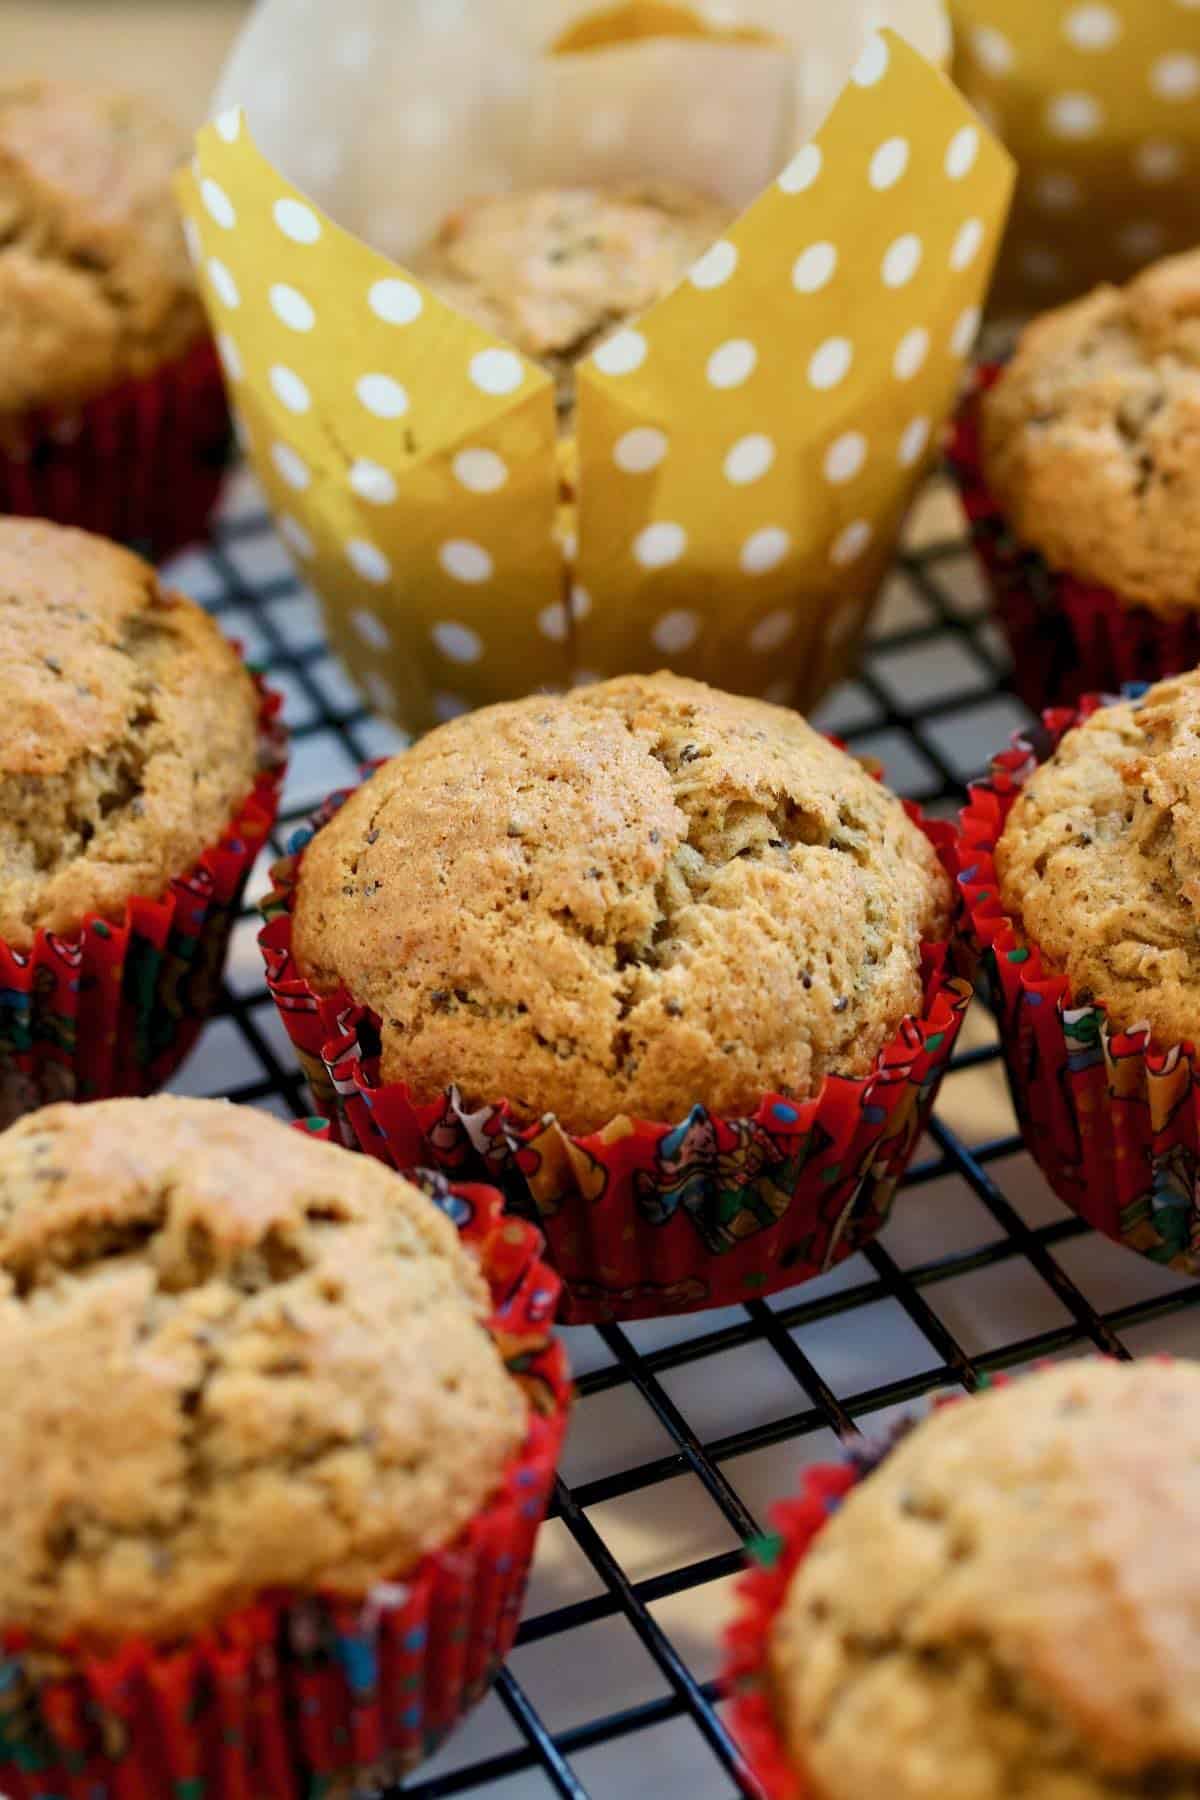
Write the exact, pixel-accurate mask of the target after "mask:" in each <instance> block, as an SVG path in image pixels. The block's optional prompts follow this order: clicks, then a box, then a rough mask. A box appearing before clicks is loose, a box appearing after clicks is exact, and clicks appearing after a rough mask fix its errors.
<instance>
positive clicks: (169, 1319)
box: [0, 1098, 528, 1645]
mask: <svg viewBox="0 0 1200 1800" xmlns="http://www.w3.org/2000/svg"><path fill="white" fill-rule="evenodd" d="M489 1311H490V1304H489V1301H488V1296H487V1289H486V1285H485V1283H484V1281H483V1277H482V1275H481V1274H480V1271H479V1269H478V1267H477V1265H476V1263H475V1261H474V1259H473V1257H472V1256H471V1255H470V1254H469V1253H468V1252H467V1251H466V1250H465V1249H464V1248H463V1247H462V1245H461V1243H460V1240H459V1237H458V1234H457V1232H456V1231H455V1229H454V1227H453V1225H451V1223H450V1221H449V1220H448V1219H447V1218H446V1217H445V1215H444V1214H443V1213H441V1212H440V1211H439V1210H438V1208H437V1207H436V1206H435V1205H434V1204H433V1202H432V1201H431V1200H429V1199H428V1198H427V1197H426V1196H425V1195H424V1194H422V1193H420V1192H418V1190H417V1189H415V1188H414V1187H412V1186H411V1185H410V1184H409V1183H408V1182H406V1181H404V1180H403V1179H402V1178H401V1177H400V1176H398V1175H396V1174H394V1173H393V1172H392V1171H390V1170H388V1169H385V1168H384V1167H383V1166H382V1165H381V1164H378V1163H376V1162H375V1161H374V1160H373V1159H371V1158H369V1157H350V1156H348V1155H347V1154H346V1153H345V1152H343V1151H339V1150H337V1149H335V1148H334V1147H333V1146H331V1145H328V1144H325V1143H322V1142H319V1141H318V1140H317V1139H315V1138H312V1137H308V1136H305V1135H303V1134H301V1133H299V1132H296V1131H294V1130H292V1129H290V1128H289V1127H287V1126H285V1125H283V1124H282V1123H280V1122H279V1121H277V1120H273V1119H271V1118H269V1117H268V1116H266V1115H265V1114H263V1113H260V1112H255V1111H253V1110H251V1109H250V1108H247V1107H233V1106H230V1105H228V1104H226V1103H224V1102H219V1101H205V1100H184V1099H174V1098H162V1099H157V1100H148V1101H131V1100H116V1101H98V1102H95V1103H93V1104H91V1105H88V1106H55V1107H49V1108H46V1109H44V1110H43V1111H42V1112H40V1113H35V1114H32V1115H30V1116H28V1117H27V1118H25V1119H24V1120H22V1121H21V1123H19V1124H17V1125H15V1126H13V1127H12V1128H11V1129H10V1130H9V1131H7V1132H5V1133H4V1134H3V1135H2V1136H0V1460H2V1462H3V1467H4V1471H5V1479H4V1482H3V1483H2V1484H0V1620H3V1622H4V1624H5V1626H6V1627H7V1628H9V1629H13V1628H23V1629H26V1630H28V1631H30V1632H31V1633H32V1634H33V1636H34V1638H35V1640H36V1641H37V1642H38V1643H45V1644H49V1645H54V1644H57V1643H62V1642H64V1641H65V1640H67V1639H69V1638H71V1637H72V1636H74V1635H75V1634H80V1635H81V1636H82V1638H83V1639H84V1640H85V1641H86V1642H87V1643H89V1644H98V1645H103V1644H105V1643H109V1642H115V1641H117V1640H119V1639H121V1638H128V1637H129V1636H131V1635H138V1636H143V1635H144V1636H149V1637H152V1638H154V1639H156V1640H164V1639H170V1638H172V1637H174V1636H177V1635H179V1634H181V1633H190V1632H192V1631H195V1630H197V1629H200V1628H202V1627H203V1626H204V1625H206V1624H209V1623H212V1622H214V1621H215V1620H216V1619H217V1618H219V1617H220V1616H221V1615H222V1614H223V1613H225V1612H227V1611H228V1610H230V1609H231V1608H235V1607H237V1606H239V1605H241V1604H244V1603H245V1602H247V1601H248V1600H249V1599H250V1598H252V1597H253V1596H254V1594H255V1593H257V1592H258V1591H260V1590H264V1589H268V1588H287V1587H294V1588H299V1589H305V1588H308V1589H316V1588H318V1587H319V1588H321V1589H322V1590H333V1591H341V1592H345V1593H349V1594H362V1593H365V1592H366V1591H367V1590H368V1589H369V1587H370V1586H371V1584H372V1583H373V1582H375V1581H378V1580H383V1579H390V1578H392V1577H399V1576H402V1575H403V1574H404V1573H405V1572H406V1571H407V1570H408V1569H410V1568H411V1567H412V1566H413V1565H414V1564H415V1563H416V1562H417V1561H419V1559H420V1558H421V1556H422V1555H424V1554H425V1553H426V1551H428V1550H430V1549H432V1548H434V1547H436V1546H437V1545H439V1544H442V1543H446V1542H448V1541H450V1540H452V1539H453V1538H454V1537H455V1535H456V1534H457V1532H458V1531H459V1530H460V1528H461V1527H462V1526H463V1525H464V1524H465V1523H466V1521H467V1520H468V1519H469V1518H470V1516H471V1515H472V1514H473V1513H474V1512H476V1511H477V1510H478V1508H479V1507H480V1506H481V1505H482V1504H483V1503H484V1501H485V1500H486V1499H487V1497H488V1496H489V1494H490V1493H491V1491H492V1489H493V1488H494V1486H495V1484H496V1482H497V1480H498V1478H499V1476H500V1473H501V1470H502V1468H503V1465H504V1463H505V1462H506V1460H507V1459H508V1457H509V1456H510V1455H511V1454H512V1453H513V1452H514V1451H515V1450H516V1449H517V1448H518V1446H519V1445H520V1443H521V1441H522V1439H523V1437H524V1435H525V1430H526V1428H527V1419H528V1413H527V1405H526V1402H525V1398H524V1395H523V1394H522V1392H521V1390H520V1388H519V1387H518V1385H517V1384H516V1382H515V1381H514V1380H513V1379H512V1377H511V1376H510V1375H509V1373H508V1371H507V1369H506V1368H505V1366H504V1364H503V1362H502V1360H501V1357H500V1353H499V1350H498V1348H497V1346H496V1344H495V1342H494V1340H493V1339H492V1337H491V1336H490V1334H489V1333H488V1331H487V1330H486V1326H485V1321H486V1318H487V1315H488V1313H489Z"/></svg>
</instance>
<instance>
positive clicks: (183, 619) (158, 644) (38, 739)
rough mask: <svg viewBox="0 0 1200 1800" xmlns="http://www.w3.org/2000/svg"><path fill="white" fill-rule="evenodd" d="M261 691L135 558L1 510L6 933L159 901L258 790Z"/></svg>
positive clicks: (12, 935)
mask: <svg viewBox="0 0 1200 1800" xmlns="http://www.w3.org/2000/svg"><path fill="white" fill-rule="evenodd" d="M258 717H259V701H258V696H257V694H256V692H255V688H254V684H253V682H252V681H251V679H250V676H249V675H248V674H247V673H246V670H245V668H244V667H243V665H242V663H241V661H240V659H239V658H238V655H237V653H236V651H235V650H234V649H233V646H232V645H231V644H228V643H227V642H226V641H225V639H224V638H223V637H222V636H221V634H220V632H219V631H218V630H217V627H216V626H215V625H214V623H213V621H212V620H211V619H210V618H209V616H208V614H207V613H205V612H204V611H203V610H202V608H200V607H199V606H196V605H195V604H194V603H193V602H192V601H191V600H186V599H184V597H183V596H182V595H181V594H172V593H168V592H167V591H166V590H165V589H163V588H161V587H160V586H159V584H158V579H157V577H156V576H155V573H154V571H153V569H152V568H151V567H150V566H149V564H148V563H144V562H143V561H142V560H141V558H140V557H137V556H133V555H131V554H130V552H129V551H127V550H121V549H118V547H117V546H116V545H115V544H110V543H109V542H108V541H107V540H106V539H104V538H98V537H92V536H90V535H89V534H88V533H87V532H83V531H71V530H68V529H66V528H64V527H63V526H59V525H47V524H45V523H43V522H41V521H39V520H31V519H13V518H6V519H0V937H2V938H4V939H6V940H7V942H9V943H10V944H13V945H15V946H16V947H17V948H18V949H21V948H26V947H28V945H29V944H30V943H31V942H32V941H33V934H34V932H35V931H36V930H37V929H38V928H39V927H42V926H44V927H46V928H47V929H49V930H53V931H59V932H71V931H73V930H75V929H77V928H78V926H79V925H80V924H81V923H82V921H83V919H84V918H85V917H86V915H87V914H88V913H89V912H93V911H94V912H99V913H102V914H104V915H105V916H107V917H112V918H119V917H120V916H121V914H122V913H123V911H124V907H125V903H126V901H127V900H129V899H132V898H134V897H135V896H139V895H140V896H142V897H144V898H146V899H156V898H158V897H159V896H160V895H161V894H163V893H164V892H165V891H166V888H167V885H168V883H169V882H170V880H171V879H172V877H173V876H176V875H183V874H186V873H187V872H188V871H189V870H190V869H191V868H192V867H193V865H194V864H195V862H196V860H197V858H198V857H199V856H200V854H201V853H202V851H204V850H205V849H207V848H208V847H209V846H210V845H212V844H214V843H215V842H216V841H217V840H218V839H219V838H220V836H221V834H222V833H223V831H224V830H225V828H226V826H227V825H228V824H229V822H230V819H231V817H232V815H233V812H234V810H235V808H236V807H237V806H238V805H239V804H240V803H241V802H242V801H243V800H244V799H245V798H246V797H247V795H248V794H249V793H250V790H251V788H252V787H253V785H254V779H255V775H256V772H257V766H258V737H259V731H258Z"/></svg>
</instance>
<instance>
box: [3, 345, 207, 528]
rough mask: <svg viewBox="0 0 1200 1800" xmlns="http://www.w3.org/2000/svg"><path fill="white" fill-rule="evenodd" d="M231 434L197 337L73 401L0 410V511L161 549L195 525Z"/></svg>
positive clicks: (203, 515) (201, 523) (201, 519)
mask: <svg viewBox="0 0 1200 1800" xmlns="http://www.w3.org/2000/svg"><path fill="white" fill-rule="evenodd" d="M231 441H232V434H231V429H230V422H229V409H228V407H227V405H226V401H225V387H224V383H223V381H222V377H221V365H220V362H219V361H218V358H217V353H216V350H215V349H214V347H213V345H212V343H211V341H210V340H209V339H207V338H204V339H202V340H201V341H200V342H199V343H197V344H194V345H193V346H192V348H191V349H190V350H188V351H186V352H185V353H184V355H182V356H180V357H176V358H175V359H174V360H173V361H171V362H169V363H164V364H163V365H162V367H161V368H158V369H155V370H154V371H153V372H152V373H151V374H149V375H147V376H144V377H143V378H141V379H140V380H137V381H129V382H125V383H123V384H122V385H121V386H120V387H115V388H112V389H110V390H109V391H108V392H107V393H104V394H100V395H97V396H96V398H95V399H93V400H89V401H87V402H86V403H85V404H84V405H82V406H80V407H78V408H75V409H73V410H70V411H66V410H63V409H51V408H46V409H40V410H37V411H30V412H28V413H24V414H21V415H20V416H18V417H16V418H12V417H4V418H0V514H3V513H18V514H23V515H28V516H33V517H37V518H42V519H53V520H54V521H55V523H57V524H59V525H78V526H81V527H82V528H83V529H84V530H86V531H95V532H99V533H100V534H101V536H103V537H110V538H115V539H116V540H117V541H118V542H120V543H124V544H132V545H134V546H136V547H137V548H138V549H140V550H143V551H145V552H146V553H147V554H148V555H151V556H152V557H155V558H159V559H161V558H162V557H165V556H167V555H169V554H170V552H171V551H173V550H178V549H179V548H181V546H182V545H184V544H187V543H190V542H191V541H192V540H193V539H195V538H198V537H202V536H203V535H204V530H205V527H206V525H207V524H208V520H209V517H210V515H211V513H212V511H213V508H214V507H215V505H216V503H217V497H218V494H219V492H220V488H221V480H222V476H223V474H224V470H225V467H226V465H227V463H228V461H229V449H230V443H231Z"/></svg>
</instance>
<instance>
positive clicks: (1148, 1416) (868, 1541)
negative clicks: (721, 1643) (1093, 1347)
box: [771, 1361, 1200, 1800]
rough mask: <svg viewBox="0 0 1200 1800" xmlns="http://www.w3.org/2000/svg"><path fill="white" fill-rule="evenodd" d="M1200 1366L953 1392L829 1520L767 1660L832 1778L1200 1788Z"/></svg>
mask: <svg viewBox="0 0 1200 1800" xmlns="http://www.w3.org/2000/svg"><path fill="white" fill-rule="evenodd" d="M1198 1531H1200V1368H1197V1366H1196V1365H1195V1364H1192V1363H1182V1362H1181V1363H1174V1364H1171V1363H1165V1362H1161V1361H1156V1362H1149V1361H1148V1362H1144V1363H1138V1364H1134V1365H1122V1364H1118V1363H1112V1362H1101V1361H1094V1362H1076V1363H1069V1364H1066V1365H1063V1366H1061V1367H1058V1368H1055V1369H1051V1370H1048V1371H1045V1372H1043V1373H1041V1374H1038V1375H1032V1376H1030V1377H1028V1379H1026V1380H1023V1381H1021V1382H1019V1383H1017V1384H1015V1385H1014V1386H1013V1387H1008V1388H1002V1389H996V1390H993V1391H992V1392H990V1393H986V1394H983V1395H981V1396H979V1397H977V1398H975V1399H971V1400H967V1401H964V1402H962V1404H961V1405H956V1406H952V1407H949V1408H946V1409H945V1410H943V1411H940V1412H938V1413H935V1414H934V1415H933V1416H932V1417H931V1418H929V1419H927V1420H926V1421H925V1422H924V1423H923V1424H921V1425H920V1426H919V1427H918V1428H917V1429H916V1430H915V1431H914V1432H913V1434H912V1436H911V1437H909V1438H907V1439H905V1440H904V1442H903V1443H901V1444H900V1445H899V1447H898V1448H897V1449H895V1450H894V1451H893V1452H892V1453H891V1455H890V1456H889V1457H888V1458H887V1460H886V1462H884V1463H883V1465H882V1466H881V1467H880V1468H879V1469H878V1470H877V1471H876V1472H875V1473H874V1474H873V1475H871V1476H869V1477H868V1478H867V1479H866V1480H865V1481H863V1482H862V1483H861V1484H860V1485H859V1486H858V1487H857V1488H855V1489H854V1490H853V1491H852V1492H851V1494H850V1495H849V1497H848V1498H847V1500H846V1501H845V1503H844V1505H843V1506H842V1507H841V1509H840V1510H839V1511H838V1512H837V1513H836V1514H835V1515H834V1517H833V1518H832V1519H831V1520H830V1522H829V1523H828V1525H826V1527H825V1529H824V1530H823V1531H822V1532H821V1534H820V1536H819V1537H818V1538H817V1540H816V1541H815V1543H814V1545H813V1547H812V1550H811V1551H810V1552H809V1554H808V1555H807V1556H806V1557H805V1558H804V1560H803V1561H802V1562H801V1563H800V1565H799V1567H798V1568H797V1571H796V1574H795V1576H794V1577H793V1580H792V1583H791V1586H790V1589H789V1591H788V1595H787V1598H786V1600H785V1603H784V1606H783V1609H782V1612H781V1614H780V1616H779V1619H778V1622H777V1625H776V1628H775V1635H774V1643H773V1648H772V1656H771V1664H772V1678H773V1684H774V1691H775V1697H776V1709H777V1713H778V1717H779V1720H780V1725H781V1728H782V1730H783V1732H784V1734H785V1738H786V1741H787V1743H788V1746H789V1749H790V1752H791V1754H792V1756H793V1757H794V1759H795V1762H796V1765H797V1767H798V1768H799V1769H800V1770H801V1771H802V1772H803V1774H804V1777H805V1781H806V1791H808V1792H811V1794H812V1795H813V1797H814V1800H866V1796H868V1795H879V1796H883V1795H886V1796H887V1800H1019V1797H1021V1796H1027V1797H1028V1800H1196V1796H1198V1795H1200V1560H1198V1558H1197V1551H1196V1540H1197V1533H1198Z"/></svg>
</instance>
